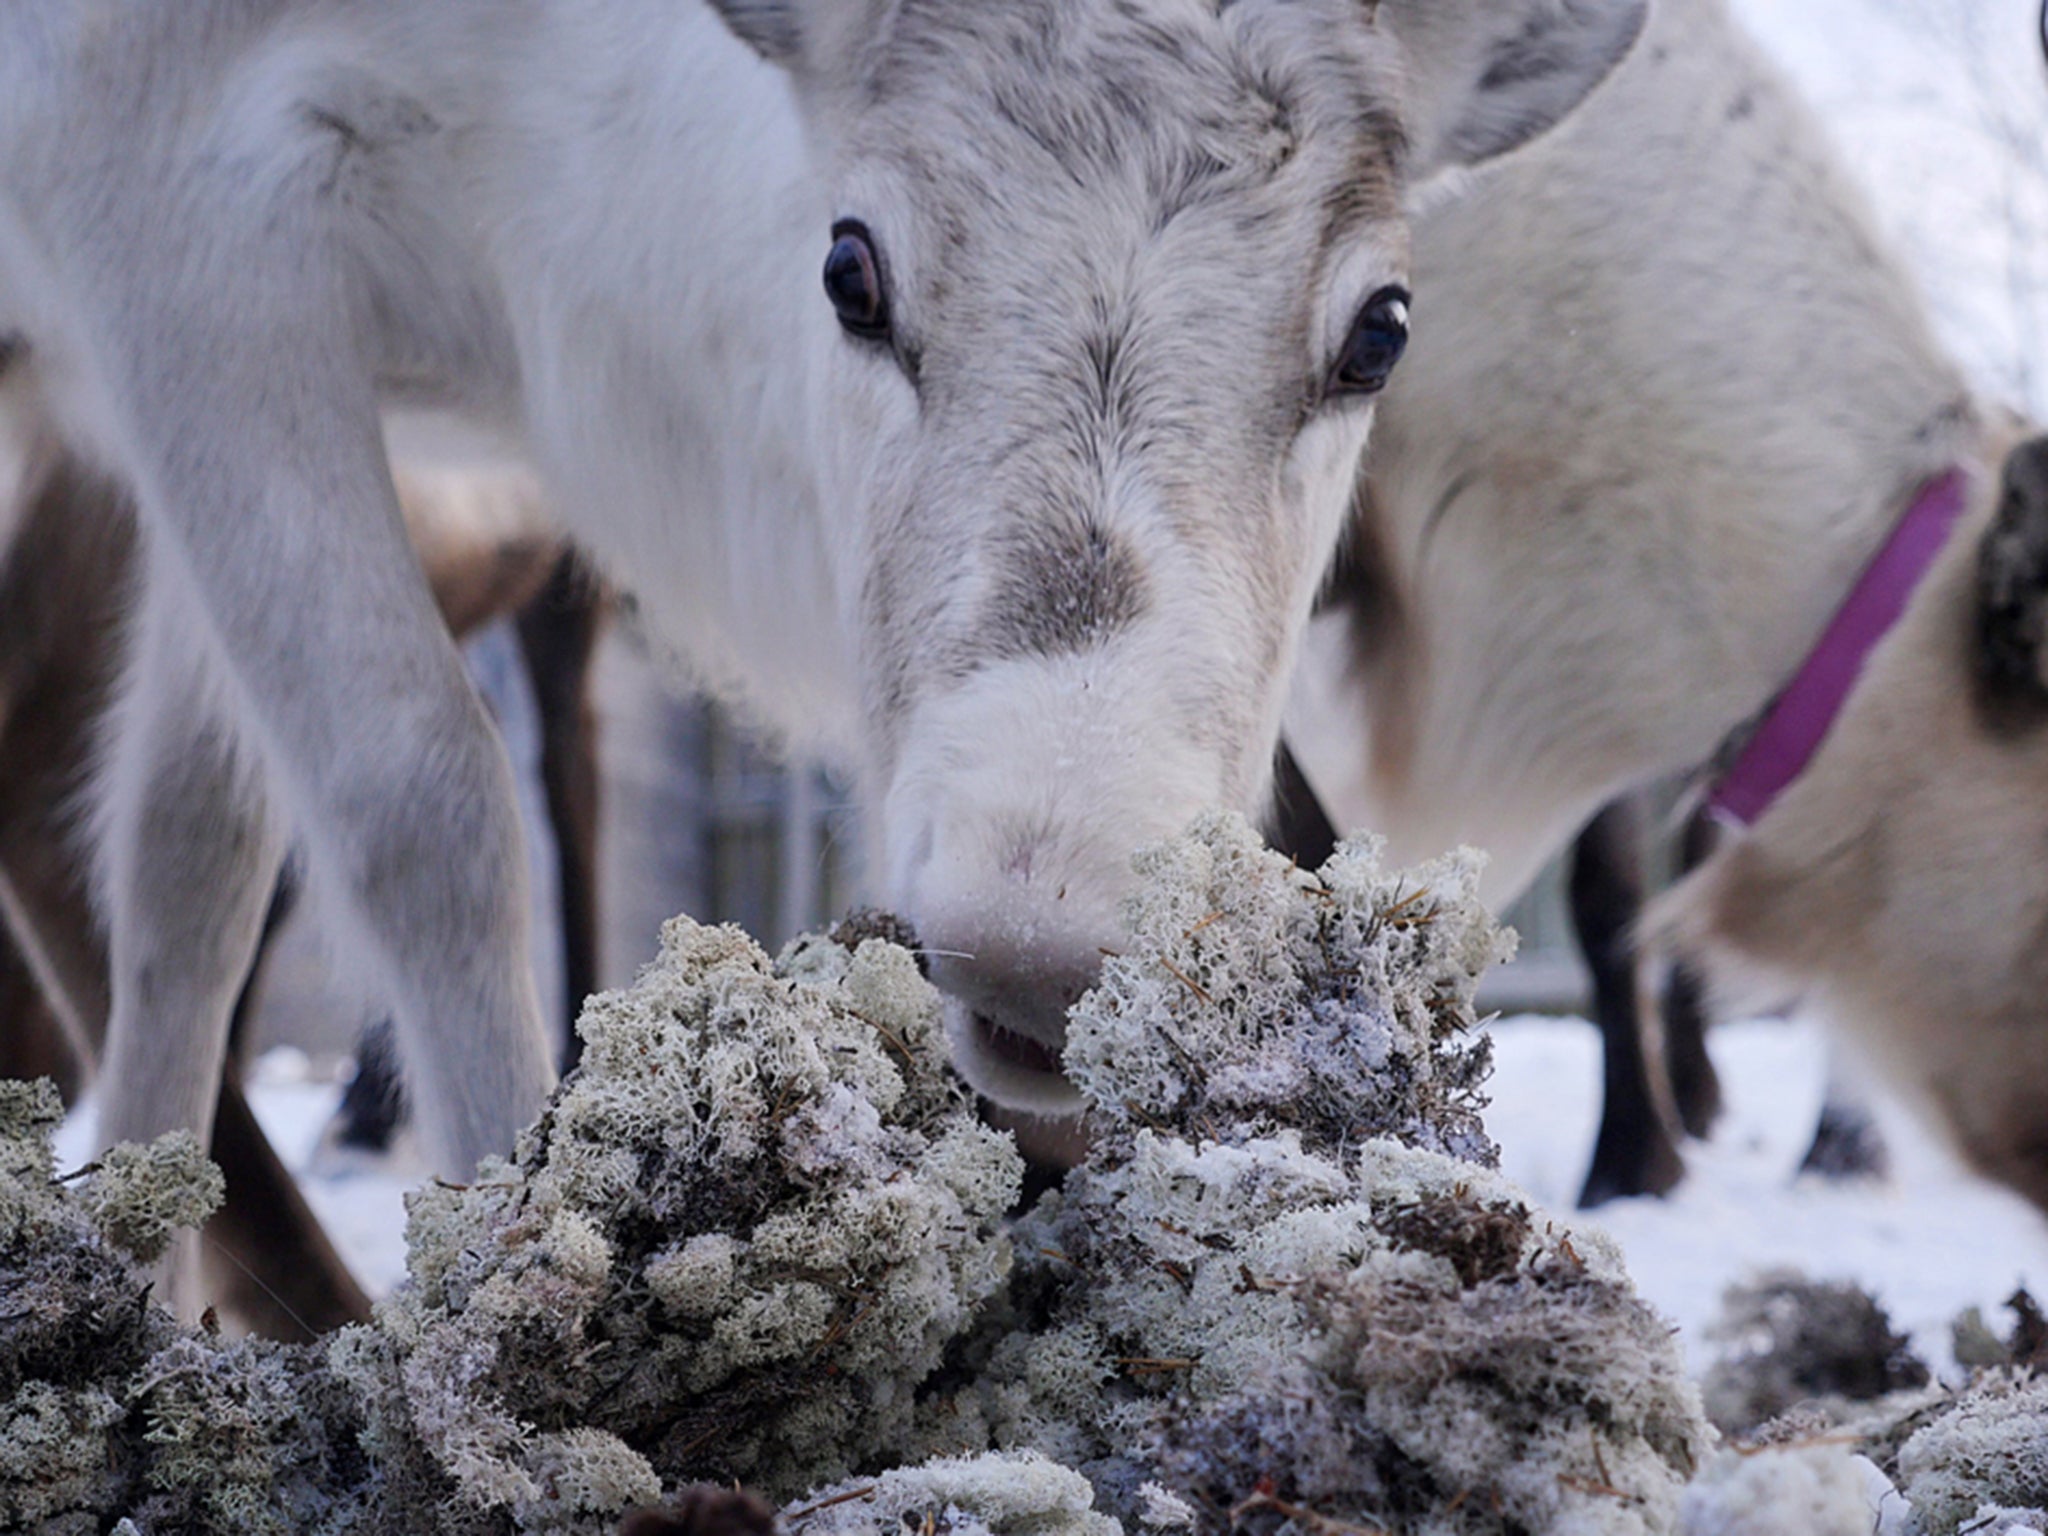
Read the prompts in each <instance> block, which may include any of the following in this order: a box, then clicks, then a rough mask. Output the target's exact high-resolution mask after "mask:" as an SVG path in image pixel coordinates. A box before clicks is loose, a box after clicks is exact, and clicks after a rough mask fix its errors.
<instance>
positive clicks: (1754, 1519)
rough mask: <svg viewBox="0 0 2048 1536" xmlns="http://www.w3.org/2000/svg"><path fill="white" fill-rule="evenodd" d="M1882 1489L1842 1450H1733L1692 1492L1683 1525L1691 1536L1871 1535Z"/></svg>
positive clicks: (1869, 1471)
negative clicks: (1742, 1451) (1744, 1451)
mask: <svg viewBox="0 0 2048 1536" xmlns="http://www.w3.org/2000/svg"><path fill="white" fill-rule="evenodd" d="M1883 1486H1884V1485H1883V1481H1882V1477H1881V1475H1879V1474H1878V1473H1877V1471H1876V1469H1875V1468H1874V1467H1871V1466H1869V1464H1868V1463H1866V1462H1860V1461H1859V1460H1858V1459H1857V1458H1856V1457H1854V1456H1852V1455H1850V1454H1849V1452H1848V1451H1847V1450H1845V1449H1844V1448H1843V1447H1841V1446H1839V1445H1826V1444H1822V1445H1806V1446H1782V1447H1771V1448H1768V1449H1765V1450H1760V1451H1755V1452H1749V1453H1742V1454H1737V1453H1733V1452H1731V1453H1728V1454H1725V1455H1721V1456H1717V1457H1715V1458H1714V1459H1713V1460H1712V1461H1711V1462H1709V1463H1708V1465H1707V1468H1706V1470H1705V1471H1703V1472H1702V1473H1701V1474H1700V1475H1699V1477H1698V1479H1697V1480H1696V1481H1694V1483H1693V1484H1692V1486H1691V1487H1689V1488H1687V1489H1686V1491H1685V1499H1684V1502H1683V1505H1682V1506H1681V1514H1680V1519H1681V1527H1682V1529H1683V1530H1684V1532H1685V1536H1870V1533H1871V1532H1872V1531H1874V1530H1876V1529H1877V1526H1878V1518H1879V1516H1880V1514H1881V1513H1882V1511H1881V1510H1880V1509H1879V1508H1877V1505H1878V1504H1879V1503H1881V1502H1882V1493H1881V1491H1880V1490H1882V1488H1883Z"/></svg>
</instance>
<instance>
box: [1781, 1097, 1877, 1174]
mask: <svg viewBox="0 0 2048 1536" xmlns="http://www.w3.org/2000/svg"><path fill="white" fill-rule="evenodd" d="M1799 1171H1800V1172H1801V1173H1811V1174H1817V1175H1819V1176H1820V1177H1821V1178H1823V1179H1828V1180H1843V1179H1883V1178H1889V1177H1890V1176H1891V1171H1892V1154H1891V1149H1890V1148H1889V1147H1887V1146H1886V1145H1885V1142H1884V1132H1882V1131H1880V1130H1879V1129H1878V1127H1877V1122H1876V1121H1875V1120H1873V1119H1871V1117H1870V1115H1869V1113H1868V1112H1867V1111H1865V1110H1863V1109H1860V1108H1844V1107H1843V1106H1841V1105H1837V1104H1827V1105H1823V1106H1822V1107H1821V1112H1820V1124H1819V1125H1818V1126H1816V1127H1815V1128H1814V1132H1813V1145H1812V1146H1810V1147H1808V1148H1807V1149H1806V1156H1805V1157H1804V1158H1803V1159H1801V1161H1800V1164H1799Z"/></svg>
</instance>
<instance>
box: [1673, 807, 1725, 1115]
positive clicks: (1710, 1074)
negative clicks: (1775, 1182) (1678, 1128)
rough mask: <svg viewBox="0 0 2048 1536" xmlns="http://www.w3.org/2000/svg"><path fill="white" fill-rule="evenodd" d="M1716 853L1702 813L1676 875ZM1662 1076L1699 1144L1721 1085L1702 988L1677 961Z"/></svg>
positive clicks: (1694, 973)
mask: <svg viewBox="0 0 2048 1536" xmlns="http://www.w3.org/2000/svg"><path fill="white" fill-rule="evenodd" d="M1713 851H1714V826H1713V822H1712V820H1711V818H1709V817H1708V816H1707V814H1706V813H1705V812H1704V811H1697V812H1695V813H1694V814H1693V816H1692V817H1691V819H1690V820H1688V821H1687V822H1686V826H1685V834H1684V836H1683V838H1682V839H1681V840H1680V844H1679V873H1680V874H1681V875H1686V874H1690V873H1692V871H1694V870H1695V869H1698V868H1699V867H1700V865H1702V864H1704V863H1706V861H1707V857H1708V855H1710V854H1711V853H1712V852H1713ZM1663 1012H1664V1070H1665V1072H1666V1073H1668V1074H1669V1076H1670V1079H1671V1094H1672V1097H1673V1098H1674V1099H1676V1100H1677V1101H1678V1119H1679V1123H1680V1124H1681V1125H1683V1126H1684V1127H1685V1132H1686V1134H1687V1135H1688V1136H1695V1137H1698V1138H1699V1139H1701V1140H1705V1139H1706V1137H1707V1136H1708V1135H1709V1134H1710V1133H1711V1132H1712V1131H1713V1128H1714V1122H1715V1121H1716V1120H1718V1119H1719V1118H1720V1116H1721V1108H1722V1102H1721V1079H1720V1076H1719V1074H1717V1073H1716V1072H1715V1071H1714V1063H1713V1060H1712V1058H1710V1057H1709V1056H1708V1055H1707V1024H1708V1019H1709V1012H1708V1008H1707V992H1706V984H1705V982H1704V980H1703V979H1702V977H1701V976H1700V973H1699V971H1698V970H1697V969H1696V968H1695V967H1693V966H1692V965H1691V964H1689V963H1688V962H1686V961H1685V960H1683V959H1681V960H1679V961H1677V962H1676V963H1675V964H1673V966H1672V967H1671V972H1670V974H1669V975H1668V976H1667V977H1666V978H1665V981H1664V1009H1663Z"/></svg>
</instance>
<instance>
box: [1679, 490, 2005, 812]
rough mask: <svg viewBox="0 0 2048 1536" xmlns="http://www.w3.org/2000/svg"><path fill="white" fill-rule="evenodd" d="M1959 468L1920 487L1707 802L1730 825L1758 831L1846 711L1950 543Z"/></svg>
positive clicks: (1959, 504)
mask: <svg viewBox="0 0 2048 1536" xmlns="http://www.w3.org/2000/svg"><path fill="white" fill-rule="evenodd" d="M1968 490H1969V480H1968V477H1967V476H1965V475H1964V473H1963V472H1962V471H1961V470H1960V469H1951V470H1949V471H1947V472H1946V473H1945V474H1941V475H1937V476H1936V477H1935V478H1934V479H1932V480H1930V481H1928V482H1927V483H1926V484H1925V485H1924V486H1922V487H1921V488H1920V494H1919V495H1918V496H1916V497H1914V498H1913V505H1912V506H1911V507H1909V508H1907V510H1906V515H1905V516H1904V517H1903V518H1901V519H1900V520H1899V525H1898V527H1896V528H1894V529H1893V530H1892V536H1891V538H1890V539H1888V540H1887V541H1886V542H1885V546H1884V548H1882V549H1880V550H1879V551H1878V552H1877V555H1876V558H1874V559H1873V560H1872V561H1871V562H1870V565H1869V567H1868V568H1867V569H1866V570H1865V571H1864V572H1863V576H1862V579H1861V580H1859V581H1858V582H1857V583H1856V586H1855V588H1854V589H1853V590H1852V591H1851V592H1850V593H1849V595H1848V597H1847V598H1846V599H1844V600H1843V603H1842V606H1841V607H1840V608H1838V609H1836V610H1835V616H1834V618H1833V619H1832V620H1830V621H1829V623H1828V627H1827V629H1826V631H1825V632H1824V633H1823V634H1822V635H1821V637H1820V639H1819V641H1817V642H1816V643H1815V645H1814V647H1813V649H1812V651H1810V652H1808V654H1807V657H1806V661H1805V663H1804V664H1803V665H1802V666H1801V667H1800V668H1799V671H1798V672H1797V673H1796V674H1794V676H1793V678H1792V681H1791V682H1789V683H1787V684H1786V685H1785V691H1784V692H1783V693H1781V694H1779V695H1778V698H1777V702H1776V703H1774V704H1773V705H1772V706H1771V708H1770V712H1769V713H1768V714H1766V715H1765V716H1764V719H1763V723H1762V724H1761V725H1759V726H1758V727H1757V729H1756V734H1754V735H1753V736H1751V737H1750V738H1749V741H1748V743H1747V745H1745V746H1744V747H1743V749H1742V752H1741V755H1740V756H1738V757H1737V758H1736V759H1735V763H1734V766H1733V767H1731V768H1730V769H1729V770H1728V772H1727V773H1726V774H1725V775H1724V776H1723V777H1722V779H1721V782H1720V783H1719V784H1717V785H1715V786H1714V790H1713V793H1712V794H1710V795H1709V796H1708V797H1707V806H1708V809H1710V810H1711V811H1713V813H1714V814H1715V815H1716V816H1717V817H1718V818H1720V819H1721V820H1722V821H1724V822H1728V823H1731V824H1733V825H1735V826H1738V827H1747V826H1753V825H1755V824H1756V821H1757V819H1758V818H1759V817H1761V816H1762V815H1763V814H1764V812H1765V811H1767V810H1769V809H1770V808H1771V806H1772V804H1773V803H1774V802H1775V801H1776V800H1777V798H1778V796H1779V795H1780V794H1782V793H1784V791H1785V788H1786V786H1787V785H1789V784H1790V783H1791V782H1792V781H1793V780H1794V779H1796V778H1798V777H1799V775H1800V774H1802V773H1804V772H1805V771H1806V765H1807V764H1808V763H1809V762H1811V761H1812V760H1813V754H1814V753H1815V752H1816V751H1818V750H1819V748H1820V744H1821V742H1822V740H1823V739H1825V738H1826V736H1827V733H1828V730H1829V728H1830V727H1831V726H1833V725H1834V723H1835V716H1836V715H1838V714H1839V713H1841V709H1842V703H1843V701H1844V700H1845V699H1847V698H1848V697H1849V690H1850V689H1851V688H1853V687H1855V686H1856V679H1857V678H1858V677H1860V676H1861V675H1862V672H1863V663H1864V662H1865V661H1866V660H1867V659H1868V658H1869V656H1870V653H1871V651H1872V650H1874V649H1875V648H1876V646H1877V643H1878V641H1880V640H1882V639H1883V638H1884V637H1885V636H1886V635H1887V634H1889V633H1890V632H1891V628H1892V626H1893V625H1894V624H1896V623H1898V621H1899V616H1900V615H1901V614H1903V613H1904V612H1905V611H1906V604H1907V603H1908V602H1910V601H1911V600H1912V596H1913V593H1914V591H1915V590H1916V589H1917V588H1918V587H1919V585H1920V581H1921V578H1922V577H1924V576H1925V575H1926V574H1927V571H1928V568H1929V567H1930V566H1932V565H1933V564H1934V560H1935V557H1936V556H1937V555H1939V554H1940V553H1941V551H1942V549H1943V548H1944V547H1945V546H1946V545H1947V543H1948V536H1949V534H1950V532H1952V531H1953V530H1954V528H1955V525H1956V520H1957V519H1958V518H1959V517H1961V516H1962V512H1963V507H1964V505H1965V504H1966V503H1967V501H1968V494H1967V493H1968Z"/></svg>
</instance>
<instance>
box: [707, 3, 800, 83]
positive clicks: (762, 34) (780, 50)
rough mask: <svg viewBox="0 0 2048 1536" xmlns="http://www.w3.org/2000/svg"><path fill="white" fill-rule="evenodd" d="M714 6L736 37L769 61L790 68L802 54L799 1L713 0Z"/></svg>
mask: <svg viewBox="0 0 2048 1536" xmlns="http://www.w3.org/2000/svg"><path fill="white" fill-rule="evenodd" d="M711 8H712V9H713V10H714V11H716V12H718V14H719V15H720V16H721V17H723V18H724V20H725V24H726V25H727V26H728V27H730V28H732V32H733V35H734V36H735V37H737V38H738V39H739V40H740V41H741V42H743V43H745V44H746V45H747V46H748V47H749V48H751V49H753V50H754V52H756V53H758V54H759V55H761V57H762V58H764V59H766V60H767V61H768V62H769V63H770V64H780V65H782V66H784V67H785V68H787V67H789V66H790V65H793V64H795V63H796V62H797V60H798V58H799V57H801V56H802V54H803V49H804V31H803V25H802V21H803V18H802V15H801V12H802V9H803V7H802V6H801V4H800V3H799V0H711Z"/></svg>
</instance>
